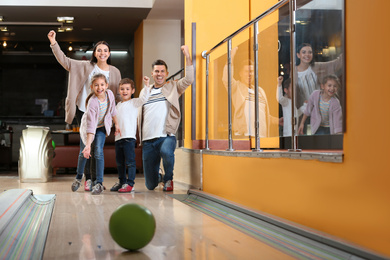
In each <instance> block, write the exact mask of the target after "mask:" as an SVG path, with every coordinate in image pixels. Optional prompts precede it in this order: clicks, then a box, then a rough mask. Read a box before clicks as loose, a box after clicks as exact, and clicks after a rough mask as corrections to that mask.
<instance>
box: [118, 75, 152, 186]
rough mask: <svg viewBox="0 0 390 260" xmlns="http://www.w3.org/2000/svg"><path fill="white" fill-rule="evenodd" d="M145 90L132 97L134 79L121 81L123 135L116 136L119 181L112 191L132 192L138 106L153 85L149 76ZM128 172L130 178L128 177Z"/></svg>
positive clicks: (146, 98)
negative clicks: (137, 96)
mask: <svg viewBox="0 0 390 260" xmlns="http://www.w3.org/2000/svg"><path fill="white" fill-rule="evenodd" d="M144 83H145V88H144V89H145V90H144V91H142V92H141V95H140V97H139V98H132V95H133V94H134V92H135V85H134V81H132V80H131V79H129V78H124V79H122V80H121V81H120V82H119V93H120V95H121V98H122V101H121V102H118V104H117V106H116V109H117V112H118V114H117V118H118V123H119V127H120V129H121V135H120V136H116V137H115V155H116V164H117V167H118V178H119V183H115V184H114V186H113V187H112V188H111V191H118V192H120V193H123V192H131V191H132V190H133V187H134V180H135V173H136V169H135V151H134V149H135V142H136V133H137V117H138V108H139V107H141V106H142V105H143V104H144V103H145V102H146V101H147V100H148V99H149V95H150V89H151V85H150V86H149V78H148V77H146V76H145V77H144ZM126 173H127V174H128V178H126Z"/></svg>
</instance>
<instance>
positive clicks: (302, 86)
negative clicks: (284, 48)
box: [296, 43, 343, 107]
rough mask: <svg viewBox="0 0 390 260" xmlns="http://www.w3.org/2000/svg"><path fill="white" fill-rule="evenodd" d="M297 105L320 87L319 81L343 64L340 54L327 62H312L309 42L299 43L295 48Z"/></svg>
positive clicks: (302, 102)
mask: <svg viewBox="0 0 390 260" xmlns="http://www.w3.org/2000/svg"><path fill="white" fill-rule="evenodd" d="M297 58H298V59H297V66H296V69H297V72H298V80H297V82H296V84H297V89H296V90H297V94H296V98H297V104H296V106H297V107H301V106H302V105H303V104H304V103H305V102H306V101H307V100H309V97H310V95H311V93H313V91H314V90H318V89H320V85H319V82H321V80H322V78H323V77H325V76H326V75H329V74H336V72H337V71H338V70H340V69H341V68H342V66H343V59H342V55H340V56H339V57H337V59H335V60H331V61H328V62H314V60H313V49H312V47H311V45H310V44H309V43H303V44H301V45H300V46H299V47H298V49H297Z"/></svg>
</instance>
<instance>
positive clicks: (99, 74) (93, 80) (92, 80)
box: [85, 73, 108, 107]
mask: <svg viewBox="0 0 390 260" xmlns="http://www.w3.org/2000/svg"><path fill="white" fill-rule="evenodd" d="M97 79H104V81H105V82H106V84H108V81H107V78H106V76H104V75H103V74H102V73H97V74H95V75H93V76H92V78H91V81H90V84H89V86H92V84H93V82H95V80H97ZM93 95H95V93H94V92H93V91H92V92H91V93H89V95H88V97H87V99H86V100H85V106H86V107H87V106H88V101H89V99H90V98H91V97H92V96H93Z"/></svg>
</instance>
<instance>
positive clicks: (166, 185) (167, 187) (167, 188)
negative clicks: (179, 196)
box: [163, 180, 173, 191]
mask: <svg viewBox="0 0 390 260" xmlns="http://www.w3.org/2000/svg"><path fill="white" fill-rule="evenodd" d="M163 191H173V181H172V180H169V181H167V182H165V183H164V188H163Z"/></svg>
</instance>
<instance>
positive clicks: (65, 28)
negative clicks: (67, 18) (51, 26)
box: [57, 26, 73, 32]
mask: <svg viewBox="0 0 390 260" xmlns="http://www.w3.org/2000/svg"><path fill="white" fill-rule="evenodd" d="M71 31H73V26H61V27H58V29H57V32H71Z"/></svg>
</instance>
